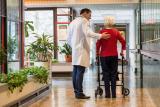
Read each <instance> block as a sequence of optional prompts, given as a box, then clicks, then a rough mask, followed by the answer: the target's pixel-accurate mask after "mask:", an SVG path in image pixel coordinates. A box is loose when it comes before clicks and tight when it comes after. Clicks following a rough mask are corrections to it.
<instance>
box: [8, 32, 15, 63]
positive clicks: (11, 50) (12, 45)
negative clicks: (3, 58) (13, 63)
mask: <svg viewBox="0 0 160 107" xmlns="http://www.w3.org/2000/svg"><path fill="white" fill-rule="evenodd" d="M17 48H18V40H17V39H16V36H11V35H9V36H8V42H7V53H8V57H9V60H13V55H14V54H16V51H17Z"/></svg>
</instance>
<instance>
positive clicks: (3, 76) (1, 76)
mask: <svg viewBox="0 0 160 107" xmlns="http://www.w3.org/2000/svg"><path fill="white" fill-rule="evenodd" d="M6 82H7V75H6V74H4V73H2V74H0V83H6Z"/></svg>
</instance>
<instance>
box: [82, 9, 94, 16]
mask: <svg viewBox="0 0 160 107" xmlns="http://www.w3.org/2000/svg"><path fill="white" fill-rule="evenodd" d="M90 12H91V10H90V9H88V8H84V9H81V11H80V15H81V14H83V13H90Z"/></svg>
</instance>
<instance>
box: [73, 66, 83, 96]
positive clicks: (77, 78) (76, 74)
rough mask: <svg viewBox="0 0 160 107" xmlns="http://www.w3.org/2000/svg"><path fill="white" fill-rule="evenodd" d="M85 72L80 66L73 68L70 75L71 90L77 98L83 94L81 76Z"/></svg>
mask: <svg viewBox="0 0 160 107" xmlns="http://www.w3.org/2000/svg"><path fill="white" fill-rule="evenodd" d="M84 72H85V67H83V66H80V65H74V66H73V73H72V81H73V88H74V92H75V95H76V96H79V95H80V94H82V93H83V86H82V85H83V75H84Z"/></svg>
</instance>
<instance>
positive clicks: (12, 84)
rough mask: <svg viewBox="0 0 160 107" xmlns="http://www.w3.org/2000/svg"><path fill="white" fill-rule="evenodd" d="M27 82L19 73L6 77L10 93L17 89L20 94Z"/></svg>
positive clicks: (25, 76) (25, 77)
mask: <svg viewBox="0 0 160 107" xmlns="http://www.w3.org/2000/svg"><path fill="white" fill-rule="evenodd" d="M27 81H28V79H27V75H24V74H23V73H21V72H14V73H9V74H8V76H7V84H8V89H9V90H10V91H11V93H13V90H14V89H16V88H19V91H20V92H21V91H22V89H23V87H24V85H25V84H26V83H27Z"/></svg>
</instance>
